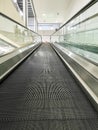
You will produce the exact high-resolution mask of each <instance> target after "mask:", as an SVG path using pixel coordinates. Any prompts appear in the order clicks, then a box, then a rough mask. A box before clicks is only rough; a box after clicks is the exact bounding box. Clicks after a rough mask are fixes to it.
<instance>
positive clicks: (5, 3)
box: [0, 0, 24, 24]
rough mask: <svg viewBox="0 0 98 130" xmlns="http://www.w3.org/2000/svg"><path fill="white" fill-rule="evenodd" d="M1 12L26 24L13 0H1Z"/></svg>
mask: <svg viewBox="0 0 98 130" xmlns="http://www.w3.org/2000/svg"><path fill="white" fill-rule="evenodd" d="M0 12H1V13H3V14H5V15H7V16H9V17H10V18H12V19H14V20H15V21H17V22H19V23H21V24H24V22H23V20H22V18H21V16H20V14H19V12H18V11H17V10H16V8H15V6H14V4H13V2H12V0H0Z"/></svg>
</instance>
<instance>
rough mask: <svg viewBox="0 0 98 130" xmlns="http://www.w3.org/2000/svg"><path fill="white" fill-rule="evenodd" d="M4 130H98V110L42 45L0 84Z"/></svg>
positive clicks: (0, 117) (0, 121)
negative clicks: (97, 110)
mask: <svg viewBox="0 0 98 130" xmlns="http://www.w3.org/2000/svg"><path fill="white" fill-rule="evenodd" d="M0 130H98V113H97V112H96V111H95V110H94V108H93V107H92V105H91V104H90V102H89V100H88V99H87V98H86V96H85V95H84V93H83V92H82V91H81V89H80V87H79V86H78V85H77V84H76V82H75V80H74V79H73V78H72V76H71V75H70V73H69V72H68V71H67V69H66V68H65V66H64V65H63V63H62V62H61V60H60V59H59V57H58V56H57V54H56V53H55V52H54V50H53V49H52V48H51V47H50V45H49V44H42V46H41V47H40V48H39V49H38V50H37V51H36V53H34V54H32V55H31V56H30V57H29V58H28V59H27V60H26V61H25V62H24V63H22V64H21V65H20V66H19V67H18V68H17V69H16V70H15V71H14V72H13V73H12V74H11V75H10V76H9V77H8V78H7V79H6V80H5V81H4V82H3V83H2V84H1V85H0Z"/></svg>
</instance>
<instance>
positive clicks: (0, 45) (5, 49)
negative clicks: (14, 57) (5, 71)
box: [0, 40, 15, 56]
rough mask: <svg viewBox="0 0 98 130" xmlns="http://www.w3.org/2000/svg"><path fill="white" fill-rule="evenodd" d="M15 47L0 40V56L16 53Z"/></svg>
mask: <svg viewBox="0 0 98 130" xmlns="http://www.w3.org/2000/svg"><path fill="white" fill-rule="evenodd" d="M14 49H15V47H14V46H11V45H10V44H8V43H6V42H5V41H3V40H0V56H3V55H5V54H7V53H10V52H12V51H14Z"/></svg>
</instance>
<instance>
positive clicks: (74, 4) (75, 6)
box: [63, 0, 91, 23]
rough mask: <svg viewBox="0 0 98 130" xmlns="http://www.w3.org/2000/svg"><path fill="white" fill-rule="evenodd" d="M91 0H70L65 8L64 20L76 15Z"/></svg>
mask: <svg viewBox="0 0 98 130" xmlns="http://www.w3.org/2000/svg"><path fill="white" fill-rule="evenodd" d="M90 1H91V0H70V2H69V5H68V7H67V9H66V10H65V16H64V22H63V23H65V22H66V21H68V20H69V19H70V18H71V17H72V16H74V15H75V14H76V13H77V12H78V11H79V10H80V9H82V8H83V7H84V6H85V5H86V4H88V3H89V2H90Z"/></svg>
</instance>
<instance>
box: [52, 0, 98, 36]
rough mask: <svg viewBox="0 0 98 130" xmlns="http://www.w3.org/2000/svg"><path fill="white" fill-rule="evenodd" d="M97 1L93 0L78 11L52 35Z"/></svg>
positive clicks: (97, 0)
mask: <svg viewBox="0 0 98 130" xmlns="http://www.w3.org/2000/svg"><path fill="white" fill-rule="evenodd" d="M97 2H98V0H91V1H90V2H89V3H88V4H87V5H86V6H84V7H83V8H82V9H81V10H80V11H78V12H77V13H76V14H75V15H74V16H73V17H71V18H70V19H69V20H68V21H67V22H66V23H64V24H63V25H62V26H61V27H60V28H58V29H57V30H56V31H55V32H54V33H52V34H51V36H52V35H53V34H55V33H56V32H57V31H59V30H60V29H61V28H63V27H64V26H65V25H67V24H68V23H69V22H70V21H72V20H73V19H75V18H76V17H78V16H79V15H80V14H82V13H83V12H84V11H86V10H87V9H88V8H90V7H91V6H92V5H94V4H95V3H97Z"/></svg>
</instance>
